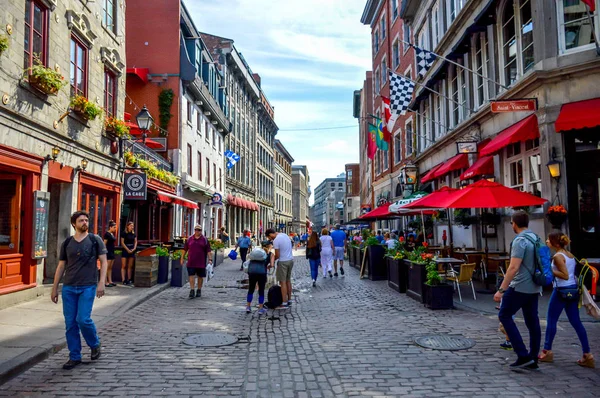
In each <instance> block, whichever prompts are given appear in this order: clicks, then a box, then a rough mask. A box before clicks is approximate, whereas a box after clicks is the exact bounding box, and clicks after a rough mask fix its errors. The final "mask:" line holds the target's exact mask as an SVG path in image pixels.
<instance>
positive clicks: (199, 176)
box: [198, 152, 202, 181]
mask: <svg viewBox="0 0 600 398" xmlns="http://www.w3.org/2000/svg"><path fill="white" fill-rule="evenodd" d="M198 180H199V181H202V154H201V153H200V152H198Z"/></svg>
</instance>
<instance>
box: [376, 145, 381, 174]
mask: <svg viewBox="0 0 600 398" xmlns="http://www.w3.org/2000/svg"><path fill="white" fill-rule="evenodd" d="M379 174H381V150H379V149H377V152H376V153H375V175H376V176H377V175H379Z"/></svg>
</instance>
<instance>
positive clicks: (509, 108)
mask: <svg viewBox="0 0 600 398" xmlns="http://www.w3.org/2000/svg"><path fill="white" fill-rule="evenodd" d="M490 106H491V108H492V112H493V113H504V112H526V111H535V110H537V101H536V100H535V99H523V100H513V101H491V102H490Z"/></svg>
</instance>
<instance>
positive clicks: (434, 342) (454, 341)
mask: <svg viewBox="0 0 600 398" xmlns="http://www.w3.org/2000/svg"><path fill="white" fill-rule="evenodd" d="M415 343H417V345H420V346H421V347H425V348H431V349H433V350H443V351H458V350H466V349H468V348H471V347H473V346H474V345H475V342H474V341H473V340H471V339H467V338H465V337H460V336H446V335H437V336H423V337H418V338H416V339H415Z"/></svg>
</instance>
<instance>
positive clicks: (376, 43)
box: [373, 30, 379, 54]
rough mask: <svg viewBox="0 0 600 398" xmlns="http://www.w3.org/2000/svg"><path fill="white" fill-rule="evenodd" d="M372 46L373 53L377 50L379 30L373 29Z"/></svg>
mask: <svg viewBox="0 0 600 398" xmlns="http://www.w3.org/2000/svg"><path fill="white" fill-rule="evenodd" d="M373 48H374V49H375V54H377V53H378V52H379V30H375V35H374V36H373Z"/></svg>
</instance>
